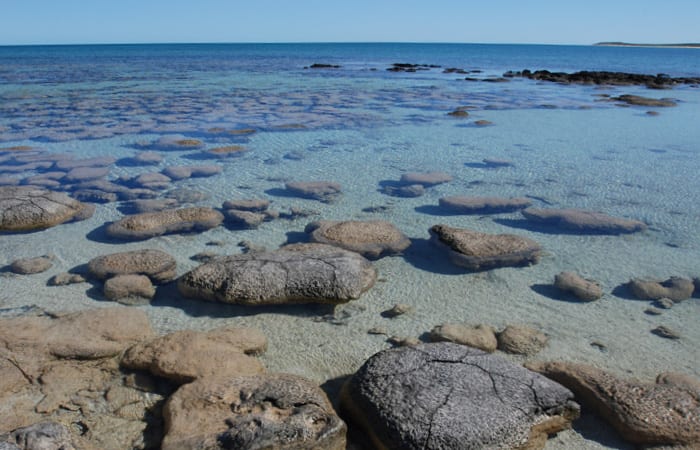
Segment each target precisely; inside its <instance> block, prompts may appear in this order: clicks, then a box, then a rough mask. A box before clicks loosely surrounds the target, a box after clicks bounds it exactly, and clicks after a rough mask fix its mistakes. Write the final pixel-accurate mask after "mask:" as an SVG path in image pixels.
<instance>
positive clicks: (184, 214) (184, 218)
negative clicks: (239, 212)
mask: <svg viewBox="0 0 700 450" xmlns="http://www.w3.org/2000/svg"><path fill="white" fill-rule="evenodd" d="M223 221H224V216H223V214H221V213H220V212H219V211H216V210H214V209H212V208H205V207H194V208H181V209H166V210H164V211H159V212H153V213H142V214H135V215H133V216H127V217H124V218H123V219H121V220H118V221H116V222H114V223H112V224H110V225H109V226H107V229H106V233H107V235H108V236H110V237H113V238H116V239H123V240H131V241H136V240H143V239H150V238H152V237H155V236H161V235H164V234H170V233H186V232H193V231H205V230H208V229H210V228H215V227H218V226H219V225H221V223H222V222H223Z"/></svg>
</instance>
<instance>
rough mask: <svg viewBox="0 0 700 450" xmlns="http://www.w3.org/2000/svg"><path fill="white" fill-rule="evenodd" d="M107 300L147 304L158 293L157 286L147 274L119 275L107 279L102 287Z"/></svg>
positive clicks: (126, 303) (129, 303)
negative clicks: (154, 285)
mask: <svg viewBox="0 0 700 450" xmlns="http://www.w3.org/2000/svg"><path fill="white" fill-rule="evenodd" d="M102 291H103V293H104V296H105V298H106V299H107V300H112V301H115V302H119V303H121V304H123V305H142V304H147V303H148V302H149V301H150V300H151V299H153V297H154V296H155V295H156V288H155V287H153V284H152V283H151V280H150V279H149V278H148V277H147V276H146V275H133V274H128V275H117V276H115V277H113V278H110V279H109V280H107V281H105V285H104V287H103V289H102Z"/></svg>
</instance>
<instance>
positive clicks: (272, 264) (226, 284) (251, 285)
mask: <svg viewBox="0 0 700 450" xmlns="http://www.w3.org/2000/svg"><path fill="white" fill-rule="evenodd" d="M375 280H376V271H375V269H374V268H373V267H372V265H371V264H370V263H369V261H367V260H366V259H364V258H363V257H362V256H360V255H358V254H357V253H354V252H350V251H347V250H343V249H340V248H337V247H333V246H330V245H324V244H292V245H286V246H284V247H281V248H280V249H278V250H275V251H270V252H264V253H247V254H243V255H231V256H225V257H222V258H219V259H217V260H216V261H213V262H211V263H208V264H203V265H201V266H199V267H197V268H195V269H194V270H192V271H190V272H188V273H186V274H185V275H183V276H182V277H181V278H180V279H179V280H178V289H179V291H180V293H181V294H182V295H184V296H185V297H191V298H199V299H203V300H211V301H220V302H224V303H237V304H244V305H263V304H283V303H310V302H317V303H333V304H337V303H344V302H347V301H349V300H353V299H356V298H358V297H359V296H360V295H361V294H362V293H363V292H364V291H366V290H367V289H369V288H370V287H372V285H373V284H374V282H375Z"/></svg>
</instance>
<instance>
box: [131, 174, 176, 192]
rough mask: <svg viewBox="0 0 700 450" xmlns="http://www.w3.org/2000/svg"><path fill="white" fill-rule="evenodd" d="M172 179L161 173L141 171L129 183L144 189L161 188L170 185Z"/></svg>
mask: <svg viewBox="0 0 700 450" xmlns="http://www.w3.org/2000/svg"><path fill="white" fill-rule="evenodd" d="M172 181H173V180H172V179H171V178H170V177H168V176H166V175H163V174H162V173H142V174H141V175H138V176H136V177H134V178H133V179H132V180H131V184H132V185H134V186H138V187H140V188H144V189H152V190H163V189H167V188H169V187H170V184H171V182H172Z"/></svg>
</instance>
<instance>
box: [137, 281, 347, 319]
mask: <svg viewBox="0 0 700 450" xmlns="http://www.w3.org/2000/svg"><path fill="white" fill-rule="evenodd" d="M151 306H153V307H167V308H177V309H180V310H182V311H183V312H184V313H185V314H187V315H188V316H190V317H211V318H226V317H243V316H254V315H257V314H286V315H290V316H297V317H310V318H311V317H318V316H323V315H326V314H332V313H333V310H334V309H335V305H326V304H314V303H307V304H294V305H260V306H248V305H232V304H228V303H219V302H209V301H206V300H194V299H190V298H185V297H183V296H182V295H180V293H179V292H178V290H177V282H176V281H173V282H171V283H168V284H164V285H162V286H159V287H158V289H157V290H156V295H155V297H154V298H153V300H151Z"/></svg>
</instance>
